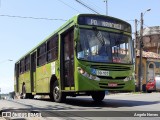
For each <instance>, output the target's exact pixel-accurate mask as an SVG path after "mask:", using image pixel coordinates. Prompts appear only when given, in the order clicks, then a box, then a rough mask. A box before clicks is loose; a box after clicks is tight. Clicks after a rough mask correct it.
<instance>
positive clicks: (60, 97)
mask: <svg viewBox="0 0 160 120" xmlns="http://www.w3.org/2000/svg"><path fill="white" fill-rule="evenodd" d="M52 95H53V97H52V98H53V101H55V102H59V103H60V102H64V101H65V99H66V96H65V94H64V93H62V92H61V90H60V88H59V85H58V81H55V82H54V84H53V88H52Z"/></svg>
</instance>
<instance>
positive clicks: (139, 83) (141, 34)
mask: <svg viewBox="0 0 160 120" xmlns="http://www.w3.org/2000/svg"><path fill="white" fill-rule="evenodd" d="M150 10H151V9H147V10H146V11H145V12H144V13H143V12H141V21H140V23H141V26H140V37H139V50H140V51H139V71H138V87H139V91H140V92H141V91H142V77H143V76H142V57H143V56H142V48H143V17H144V14H145V13H146V12H147V11H150Z"/></svg>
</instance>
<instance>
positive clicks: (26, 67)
mask: <svg viewBox="0 0 160 120" xmlns="http://www.w3.org/2000/svg"><path fill="white" fill-rule="evenodd" d="M29 69H30V56H29V55H28V56H27V57H25V71H28V70H29Z"/></svg>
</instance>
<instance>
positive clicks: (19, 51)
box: [0, 0, 160, 93]
mask: <svg viewBox="0 0 160 120" xmlns="http://www.w3.org/2000/svg"><path fill="white" fill-rule="evenodd" d="M81 1H83V2H84V3H85V4H86V5H87V6H89V7H91V8H92V9H94V10H95V11H97V12H98V13H100V14H103V15H106V3H105V2H104V0H81ZM107 9H108V15H109V16H113V17H117V18H120V19H122V20H125V21H127V22H129V23H130V24H131V25H132V28H133V29H132V31H133V33H134V31H135V29H134V26H135V25H134V20H135V19H137V20H138V21H140V15H141V13H145V14H144V28H146V27H151V26H160V15H159V12H160V0H108V7H107ZM147 9H151V11H148V12H145V11H146V10H147ZM80 13H93V14H94V12H92V11H91V10H89V9H87V8H86V7H84V6H82V5H81V4H79V3H78V2H76V0H0V88H1V93H8V92H12V91H13V90H14V64H15V62H16V61H17V60H18V59H19V58H20V57H22V56H23V55H24V54H26V53H27V52H28V51H30V50H31V49H32V48H33V47H35V46H36V45H37V44H39V43H40V42H41V41H42V40H44V39H45V38H46V37H47V36H49V35H50V34H51V33H53V32H54V31H55V30H56V29H58V28H59V27H60V26H61V25H62V24H63V23H65V20H68V19H70V18H71V17H73V16H74V15H77V14H80ZM9 16H10V17H9ZM16 16H17V17H16ZM18 16H19V17H18ZM24 17H26V18H24ZM27 17H30V18H27ZM33 18H46V19H33ZM48 19H52V20H48ZM139 28H140V23H139V24H138V30H139ZM9 59H10V60H12V61H9Z"/></svg>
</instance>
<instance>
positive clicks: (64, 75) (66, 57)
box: [60, 29, 74, 90]
mask: <svg viewBox="0 0 160 120" xmlns="http://www.w3.org/2000/svg"><path fill="white" fill-rule="evenodd" d="M73 42H74V41H73V29H72V30H69V31H67V32H65V33H63V34H62V36H61V63H60V64H61V88H62V90H64V87H70V90H71V87H73V86H74V44H73Z"/></svg>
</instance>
